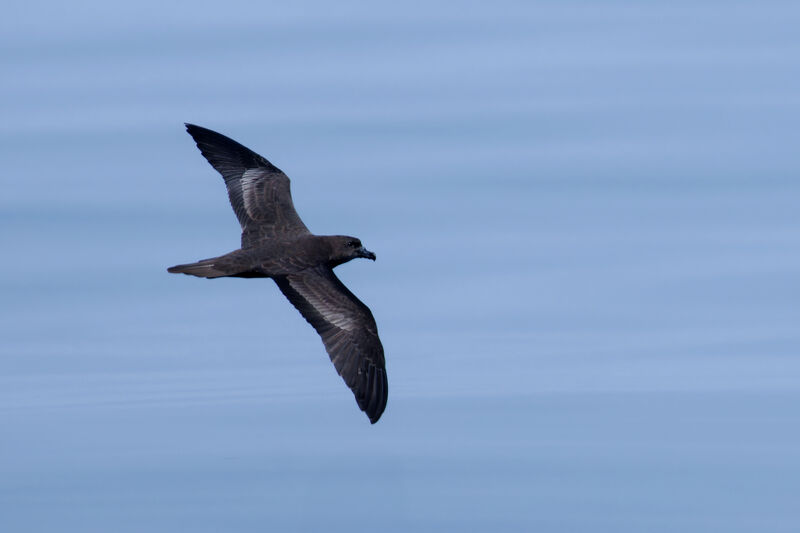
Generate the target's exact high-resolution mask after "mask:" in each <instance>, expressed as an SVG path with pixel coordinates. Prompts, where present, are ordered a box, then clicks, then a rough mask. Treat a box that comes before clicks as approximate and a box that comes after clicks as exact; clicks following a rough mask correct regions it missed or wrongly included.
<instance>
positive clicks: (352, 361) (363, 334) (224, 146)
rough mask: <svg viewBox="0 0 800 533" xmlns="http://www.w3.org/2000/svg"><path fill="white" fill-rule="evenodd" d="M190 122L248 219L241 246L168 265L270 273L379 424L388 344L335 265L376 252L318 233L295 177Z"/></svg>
mask: <svg viewBox="0 0 800 533" xmlns="http://www.w3.org/2000/svg"><path fill="white" fill-rule="evenodd" d="M186 130H187V131H188V132H189V134H190V135H191V136H192V138H194V140H195V142H196V143H197V147H198V148H199V149H200V152H202V154H203V156H205V158H206V159H207V160H208V162H209V163H211V165H212V166H213V167H214V168H215V169H216V170H217V171H218V172H219V173H220V174H222V177H223V178H224V179H225V185H226V186H227V188H228V198H229V199H230V201H231V206H233V211H234V212H235V213H236V217H237V218H238V219H239V223H240V224H241V226H242V247H241V248H240V249H239V250H235V251H233V252H230V253H228V254H225V255H222V256H219V257H213V258H211V259H203V260H202V261H198V262H196V263H189V264H186V265H177V266H174V267H170V268H169V269H167V270H168V271H169V272H172V273H183V274H189V275H192V276H198V277H204V278H220V277H239V278H272V279H273V280H275V283H277V284H278V287H279V288H280V290H281V292H283V294H284V295H285V296H286V298H288V299H289V301H290V302H292V304H293V305H294V306H295V307H296V308H297V310H298V311H300V313H301V314H302V315H303V317H304V318H305V319H306V320H307V321H308V322H309V323H310V324H311V325H312V326H314V329H315V330H317V333H319V335H320V337H322V342H323V344H324V345H325V349H326V350H327V352H328V355H329V356H330V358H331V361H332V362H333V365H334V366H335V367H336V371H337V372H338V373H339V375H340V376H342V379H344V381H345V383H347V386H348V387H350V389H351V390H352V391H353V394H354V395H355V397H356V402H358V406H359V407H360V408H361V410H362V411H364V412H365V413H366V414H367V416H368V417H369V420H370V422H372V423H373V424H374V423H375V422H377V421H378V419H379V418H380V417H381V414H382V413H383V410H384V409H385V408H386V399H387V397H388V392H389V386H388V382H387V380H386V364H385V361H384V358H383V346H382V345H381V341H380V339H379V338H378V328H377V326H376V325H375V319H374V318H373V317H372V313H371V312H370V310H369V308H368V307H367V306H366V305H364V304H363V303H362V302H361V301H360V300H359V299H358V298H356V297H355V295H353V293H352V292H350V291H349V290H348V289H347V287H345V286H344V284H343V283H342V282H341V281H339V278H337V277H336V275H335V274H334V273H333V268H334V267H336V266H338V265H341V264H342V263H346V262H347V261H350V260H351V259H355V258H356V257H364V258H367V259H372V260H373V261H374V260H375V254H373V253H372V252H370V251H369V250H367V249H365V248H364V247H363V246H362V245H361V241H359V240H358V239H357V238H355V237H348V236H343V235H335V236H318V235H313V234H312V233H311V232H310V231H308V228H306V226H305V224H303V221H302V220H300V217H299V216H298V215H297V212H296V211H295V209H294V204H293V203H292V196H291V192H290V190H289V178H288V177H287V176H286V174H284V173H283V172H281V170H280V169H279V168H277V167H275V166H274V165H272V163H270V162H269V161H267V160H266V159H264V158H263V157H261V156H260V155H258V154H256V153H255V152H253V151H251V150H249V149H248V148H245V147H244V146H242V145H241V144H239V143H237V142H236V141H234V140H232V139H229V138H228V137H225V136H224V135H221V134H219V133H216V132H214V131H211V130H209V129H206V128H201V127H200V126H194V125H192V124H187V125H186Z"/></svg>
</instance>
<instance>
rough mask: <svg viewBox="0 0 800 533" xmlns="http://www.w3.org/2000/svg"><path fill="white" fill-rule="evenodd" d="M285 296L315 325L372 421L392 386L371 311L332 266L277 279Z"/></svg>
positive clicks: (378, 413) (361, 406)
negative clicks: (387, 378)
mask: <svg viewBox="0 0 800 533" xmlns="http://www.w3.org/2000/svg"><path fill="white" fill-rule="evenodd" d="M274 279H275V282H276V283H277V284H278V287H280V289H281V292H283V294H284V295H285V296H286V297H287V298H288V299H289V301H290V302H292V304H294V306H295V307H296V308H297V309H298V310H299V311H300V313H301V314H302V315H303V317H305V319H306V320H307V321H308V322H309V323H310V324H311V325H312V326H314V329H316V330H317V333H319V335H320V337H322V342H323V343H324V344H325V349H326V350H327V351H328V355H330V358H331V361H332V362H333V365H334V366H335V367H336V371H337V372H338V373H339V375H340V376H342V379H344V381H345V383H347V386H348V387H350V389H351V390H352V391H353V394H354V395H355V397H356V401H357V402H358V406H359V407H360V408H361V410H362V411H364V412H366V414H367V416H368V417H369V420H370V422H372V423H373V424H374V423H375V422H377V421H378V419H379V418H380V417H381V414H382V413H383V410H384V409H385V408H386V400H387V397H388V394H389V384H388V381H387V380H386V362H385V360H384V358H383V346H382V345H381V341H380V339H379V338H378V328H377V326H376V325H375V319H374V318H373V317H372V313H371V312H370V310H369V308H368V307H367V306H366V305H364V304H363V303H362V302H361V301H360V300H359V299H358V298H356V297H355V296H354V295H353V293H352V292H350V291H349V290H348V289H347V287H345V286H344V284H343V283H342V282H341V281H339V278H337V277H336V275H335V274H334V273H333V270H331V269H330V268H328V267H324V266H321V267H316V268H311V269H307V270H303V271H301V272H299V273H297V274H290V275H288V276H285V277H280V278H274Z"/></svg>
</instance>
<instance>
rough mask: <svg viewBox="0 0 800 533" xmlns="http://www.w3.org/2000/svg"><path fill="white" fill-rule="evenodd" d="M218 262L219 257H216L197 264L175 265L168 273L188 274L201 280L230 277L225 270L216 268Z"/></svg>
mask: <svg viewBox="0 0 800 533" xmlns="http://www.w3.org/2000/svg"><path fill="white" fill-rule="evenodd" d="M218 260H219V257H214V258H212V259H203V260H202V261H198V262H197V263H188V264H186V265H175V266H174V267H169V268H168V269H167V272H170V273H172V274H188V275H190V276H197V277H199V278H221V277H223V276H230V274H229V273H227V272H225V271H224V269H222V268H216V267H215V266H214V263H215V262H216V261H218Z"/></svg>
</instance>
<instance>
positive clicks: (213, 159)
mask: <svg viewBox="0 0 800 533" xmlns="http://www.w3.org/2000/svg"><path fill="white" fill-rule="evenodd" d="M186 131H188V132H189V135H191V136H192V138H193V139H194V141H195V142H196V143H197V147H198V148H199V149H200V152H201V153H202V154H203V156H204V157H205V158H206V159H207V160H208V162H209V163H211V166H213V167H214V168H215V169H216V170H217V172H219V173H220V174H222V177H223V178H225V185H226V186H227V187H228V198H230V201H231V206H233V211H234V212H235V213H236V217H237V218H238V219H239V224H241V226H242V248H247V247H249V246H252V245H253V244H255V243H257V242H259V241H263V240H267V239H274V238H276V237H277V238H281V239H283V238H285V237H288V236H291V235H300V234H303V233H309V231H308V228H306V226H305V224H303V221H302V220H300V216H299V215H298V214H297V211H295V210H294V204H293V203H292V194H291V191H290V190H289V178H288V177H287V176H286V174H284V173H283V172H282V171H281V170H280V169H279V168H278V167H276V166H274V165H273V164H272V163H270V162H269V161H267V160H266V159H264V158H263V157H261V156H260V155H258V154H257V153H255V152H253V151H252V150H250V149H248V148H246V147H244V146H242V145H241V144H239V143H237V142H236V141H234V140H233V139H229V138H228V137H225V136H224V135H221V134H219V133H217V132H215V131H211V130H209V129H206V128H201V127H200V126H195V125H194V124H186Z"/></svg>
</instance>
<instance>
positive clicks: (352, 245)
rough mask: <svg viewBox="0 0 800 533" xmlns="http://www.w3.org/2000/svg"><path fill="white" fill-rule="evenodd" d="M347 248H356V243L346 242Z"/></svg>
mask: <svg viewBox="0 0 800 533" xmlns="http://www.w3.org/2000/svg"><path fill="white" fill-rule="evenodd" d="M347 246H349V247H350V248H358V243H357V242H356V241H347Z"/></svg>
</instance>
